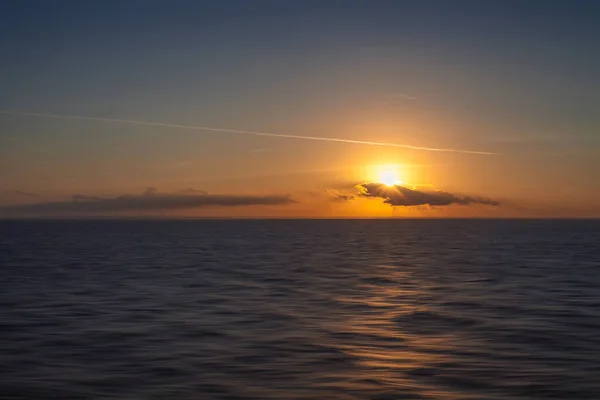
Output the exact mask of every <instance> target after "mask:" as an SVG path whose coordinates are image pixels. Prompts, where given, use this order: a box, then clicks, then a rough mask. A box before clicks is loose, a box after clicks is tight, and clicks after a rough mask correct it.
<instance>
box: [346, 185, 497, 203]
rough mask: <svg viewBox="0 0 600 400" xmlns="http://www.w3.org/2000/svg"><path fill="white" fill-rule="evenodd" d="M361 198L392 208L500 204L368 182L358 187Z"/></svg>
mask: <svg viewBox="0 0 600 400" xmlns="http://www.w3.org/2000/svg"><path fill="white" fill-rule="evenodd" d="M356 188H357V190H358V192H359V194H360V195H361V196H364V197H378V198H381V199H383V202H384V203H386V204H389V205H391V206H403V207H410V206H423V205H430V206H448V205H450V204H459V205H463V206H466V205H469V204H485V205H490V206H497V205H499V203H498V202H497V201H495V200H491V199H486V198H483V197H477V196H458V195H454V194H452V193H448V192H443V191H439V190H432V191H421V190H415V189H409V188H407V187H406V186H400V185H394V186H391V187H390V186H387V185H384V184H383V183H375V182H367V183H361V184H359V185H356Z"/></svg>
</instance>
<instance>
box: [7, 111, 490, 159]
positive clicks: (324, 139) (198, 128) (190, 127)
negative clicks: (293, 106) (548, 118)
mask: <svg viewBox="0 0 600 400" xmlns="http://www.w3.org/2000/svg"><path fill="white" fill-rule="evenodd" d="M0 113H2V114H11V115H21V116H31V117H42V118H58V119H75V120H83V121H102V122H114V123H121V124H135V125H146V126H162V127H165V128H177V129H188V130H195V131H212V132H226V133H235V134H242V135H255V136H268V137H277V138H287V139H301V140H319V141H322V142H340V143H353V144H365V145H370V146H385V147H401V148H405V149H413V150H424V151H441V152H451V153H466V154H485V155H496V154H498V153H492V152H488V151H475V150H461V149H444V148H433V147H422V146H411V145H408V144H399V143H389V142H370V141H366V140H352V139H339V138H330V137H321V136H301V135H287V134H283V133H267V132H256V131H244V130H238V129H225V128H212V127H210V126H194V125H178V124H166V123H162V122H150V121H137V120H130V119H118V118H101V117H85V116H79V115H62V114H42V113H32V112H16V111H7V110H0Z"/></svg>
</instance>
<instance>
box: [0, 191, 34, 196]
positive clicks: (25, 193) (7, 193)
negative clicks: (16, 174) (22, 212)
mask: <svg viewBox="0 0 600 400" xmlns="http://www.w3.org/2000/svg"><path fill="white" fill-rule="evenodd" d="M0 195H2V196H20V197H40V195H39V194H37V193H33V192H23V191H21V190H8V191H5V192H3V193H0Z"/></svg>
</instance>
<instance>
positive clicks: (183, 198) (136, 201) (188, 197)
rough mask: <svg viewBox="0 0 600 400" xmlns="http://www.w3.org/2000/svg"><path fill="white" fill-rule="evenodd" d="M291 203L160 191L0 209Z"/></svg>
mask: <svg viewBox="0 0 600 400" xmlns="http://www.w3.org/2000/svg"><path fill="white" fill-rule="evenodd" d="M291 203H295V200H293V199H292V198H290V197H289V196H276V195H272V196H250V195H217V194H207V193H206V192H204V191H201V190H196V189H184V190H180V191H176V192H172V193H159V192H158V190H157V189H156V188H147V189H146V190H145V191H144V193H143V194H140V195H122V196H117V197H96V196H88V195H81V194H77V195H73V196H72V199H71V200H70V201H55V202H42V203H33V204H19V205H11V206H4V207H0V211H2V212H6V213H11V214H88V213H106V212H144V211H162V210H182V209H191V208H199V207H209V206H221V207H235V206H254V205H285V204H291Z"/></svg>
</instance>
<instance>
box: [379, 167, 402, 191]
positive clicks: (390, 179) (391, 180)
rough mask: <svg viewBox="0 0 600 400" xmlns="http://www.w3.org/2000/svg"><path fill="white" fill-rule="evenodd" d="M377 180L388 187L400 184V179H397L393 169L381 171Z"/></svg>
mask: <svg viewBox="0 0 600 400" xmlns="http://www.w3.org/2000/svg"><path fill="white" fill-rule="evenodd" d="M379 182H381V183H383V184H384V185H386V186H389V187H392V186H394V185H401V184H402V181H401V180H400V179H398V175H397V174H396V173H395V172H394V171H382V172H381V173H380V175H379Z"/></svg>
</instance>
